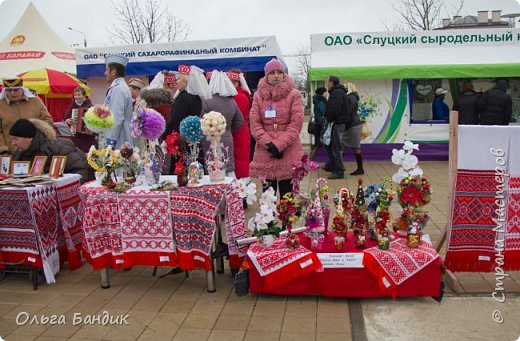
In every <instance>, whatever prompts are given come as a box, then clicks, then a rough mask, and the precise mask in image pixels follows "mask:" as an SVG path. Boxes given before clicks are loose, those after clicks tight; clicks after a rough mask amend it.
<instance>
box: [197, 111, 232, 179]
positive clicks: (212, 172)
mask: <svg viewBox="0 0 520 341" xmlns="http://www.w3.org/2000/svg"><path fill="white" fill-rule="evenodd" d="M200 124H201V129H202V133H203V134H204V136H206V139H207V140H208V141H209V143H210V147H209V150H208V151H207V153H206V168H207V170H208V174H209V179H210V181H212V182H218V181H222V180H224V179H225V177H226V163H227V162H228V161H229V160H228V159H229V158H228V157H227V155H228V152H227V149H226V148H224V146H223V144H222V143H220V139H221V137H222V135H223V134H224V133H225V132H226V118H225V117H224V115H222V114H221V113H220V112H217V111H210V112H208V113H206V114H204V116H202V119H201V121H200Z"/></svg>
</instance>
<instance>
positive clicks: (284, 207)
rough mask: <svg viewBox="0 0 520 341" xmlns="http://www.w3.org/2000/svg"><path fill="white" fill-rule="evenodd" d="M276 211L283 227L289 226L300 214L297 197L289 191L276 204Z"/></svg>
mask: <svg viewBox="0 0 520 341" xmlns="http://www.w3.org/2000/svg"><path fill="white" fill-rule="evenodd" d="M276 210H277V211H278V219H280V220H281V221H282V223H283V227H284V228H285V227H287V226H290V225H292V224H294V223H295V222H296V221H298V218H299V217H300V216H301V213H302V212H301V207H300V205H299V200H298V198H297V197H295V196H293V194H292V193H291V192H289V193H286V194H285V195H284V196H283V198H282V199H280V202H279V203H278V205H276Z"/></svg>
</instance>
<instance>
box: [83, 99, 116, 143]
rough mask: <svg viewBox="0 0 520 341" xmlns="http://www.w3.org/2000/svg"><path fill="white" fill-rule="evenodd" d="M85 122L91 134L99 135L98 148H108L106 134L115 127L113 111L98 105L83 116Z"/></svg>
mask: <svg viewBox="0 0 520 341" xmlns="http://www.w3.org/2000/svg"><path fill="white" fill-rule="evenodd" d="M83 122H85V126H86V127H87V128H88V129H89V130H90V131H91V132H93V133H96V134H98V148H99V149H100V150H102V149H104V148H105V147H106V136H105V133H106V132H107V131H109V130H110V129H112V127H113V126H114V115H113V114H112V111H110V109H109V108H108V107H106V106H104V105H100V104H96V105H94V106H92V107H90V108H89V109H88V110H87V112H86V113H85V115H83Z"/></svg>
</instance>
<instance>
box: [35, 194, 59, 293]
mask: <svg viewBox="0 0 520 341" xmlns="http://www.w3.org/2000/svg"><path fill="white" fill-rule="evenodd" d="M27 197H28V198H29V203H30V207H31V213H32V219H33V226H35V227H36V228H35V229H34V230H35V233H36V241H37V245H38V250H39V252H40V256H41V259H42V265H43V272H44V274H45V280H46V281H47V284H51V283H55V282H56V279H55V278H54V275H55V274H57V273H58V271H60V255H59V252H58V243H59V240H58V239H59V237H58V222H59V213H58V200H57V197H56V188H55V187H54V185H45V186H37V187H31V188H28V189H27ZM61 237H62V238H63V234H61ZM62 243H64V241H63V240H62Z"/></svg>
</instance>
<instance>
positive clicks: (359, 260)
mask: <svg viewBox="0 0 520 341" xmlns="http://www.w3.org/2000/svg"><path fill="white" fill-rule="evenodd" d="M317 256H318V258H319V259H320V261H321V264H322V265H323V267H324V268H363V253H362V252H352V253H318V254H317Z"/></svg>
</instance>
